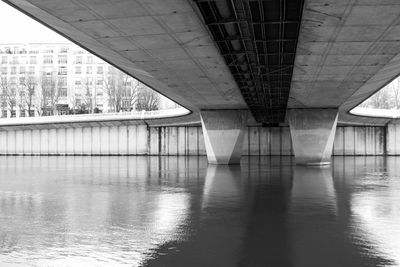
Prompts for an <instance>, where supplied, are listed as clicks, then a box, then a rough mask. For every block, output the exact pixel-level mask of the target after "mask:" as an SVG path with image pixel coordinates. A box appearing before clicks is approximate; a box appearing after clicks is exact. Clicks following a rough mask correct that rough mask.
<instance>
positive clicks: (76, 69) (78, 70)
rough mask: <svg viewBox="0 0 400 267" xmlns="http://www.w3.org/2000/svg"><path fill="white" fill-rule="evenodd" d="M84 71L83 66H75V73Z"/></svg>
mask: <svg viewBox="0 0 400 267" xmlns="http://www.w3.org/2000/svg"><path fill="white" fill-rule="evenodd" d="M81 73H82V68H81V67H80V66H79V67H75V74H81Z"/></svg>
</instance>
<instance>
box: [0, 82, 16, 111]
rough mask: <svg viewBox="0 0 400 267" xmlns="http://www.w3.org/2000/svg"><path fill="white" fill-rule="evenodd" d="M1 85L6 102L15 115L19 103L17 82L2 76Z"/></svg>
mask: <svg viewBox="0 0 400 267" xmlns="http://www.w3.org/2000/svg"><path fill="white" fill-rule="evenodd" d="M0 86H1V90H2V98H3V99H4V100H5V102H6V105H7V109H8V110H9V111H10V113H11V115H13V114H14V110H15V107H16V104H17V96H16V84H15V83H13V82H11V81H10V80H9V79H8V78H7V77H1V83H0Z"/></svg>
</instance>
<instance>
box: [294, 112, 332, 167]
mask: <svg viewBox="0 0 400 267" xmlns="http://www.w3.org/2000/svg"><path fill="white" fill-rule="evenodd" d="M287 112H288V113H287V115H288V119H289V127H290V135H291V137H292V144H293V150H294V156H295V161H296V164H300V165H325V164H330V163H331V155H332V149H333V141H334V139H335V132H336V124H337V118H338V110H337V109H336V108H331V109H322V108H310V109H289V110H288V111H287Z"/></svg>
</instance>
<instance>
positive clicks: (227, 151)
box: [200, 110, 248, 164]
mask: <svg viewBox="0 0 400 267" xmlns="http://www.w3.org/2000/svg"><path fill="white" fill-rule="evenodd" d="M247 112H248V111H247V110H202V111H201V112H200V114H201V125H202V128H203V135H204V141H205V146H206V151H207V159H208V162H209V163H211V164H240V157H241V156H242V147H243V134H244V130H245V128H246V123H247Z"/></svg>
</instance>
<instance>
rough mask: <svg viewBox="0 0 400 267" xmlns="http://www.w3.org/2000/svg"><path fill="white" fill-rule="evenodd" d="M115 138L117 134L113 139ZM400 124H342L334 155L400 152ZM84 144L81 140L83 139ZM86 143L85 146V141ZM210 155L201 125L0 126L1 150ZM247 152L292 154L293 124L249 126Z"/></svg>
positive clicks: (244, 151)
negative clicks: (291, 134) (8, 127)
mask: <svg viewBox="0 0 400 267" xmlns="http://www.w3.org/2000/svg"><path fill="white" fill-rule="evenodd" d="M112 138H114V139H112ZM399 140H400V125H399V124H392V123H391V124H389V125H387V126H338V127H337V129H336V135H335V142H334V144H333V155H335V156H344V155H347V156H366V155H385V154H388V155H400V141H399ZM79 144H80V145H79ZM80 146H81V147H80ZM116 153H117V154H118V155H143V154H146V155H155V156H158V155H161V156H205V155H206V148H205V144H204V137H203V131H202V129H201V126H150V127H147V125H145V124H143V123H142V124H126V125H125V124H111V123H107V124H105V123H103V124H102V125H100V124H99V125H96V124H92V126H90V125H89V124H86V125H84V126H79V127H78V125H75V127H74V128H40V129H39V128H35V129H26V128H21V127H20V128H14V129H13V130H5V129H4V128H3V127H0V154H2V155H15V154H17V155H111V154H116ZM242 155H243V156H247V155H249V156H292V155H293V148H292V140H291V137H290V132H289V127H287V126H283V127H260V126H252V127H247V128H246V129H245V131H244V137H243V148H242Z"/></svg>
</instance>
